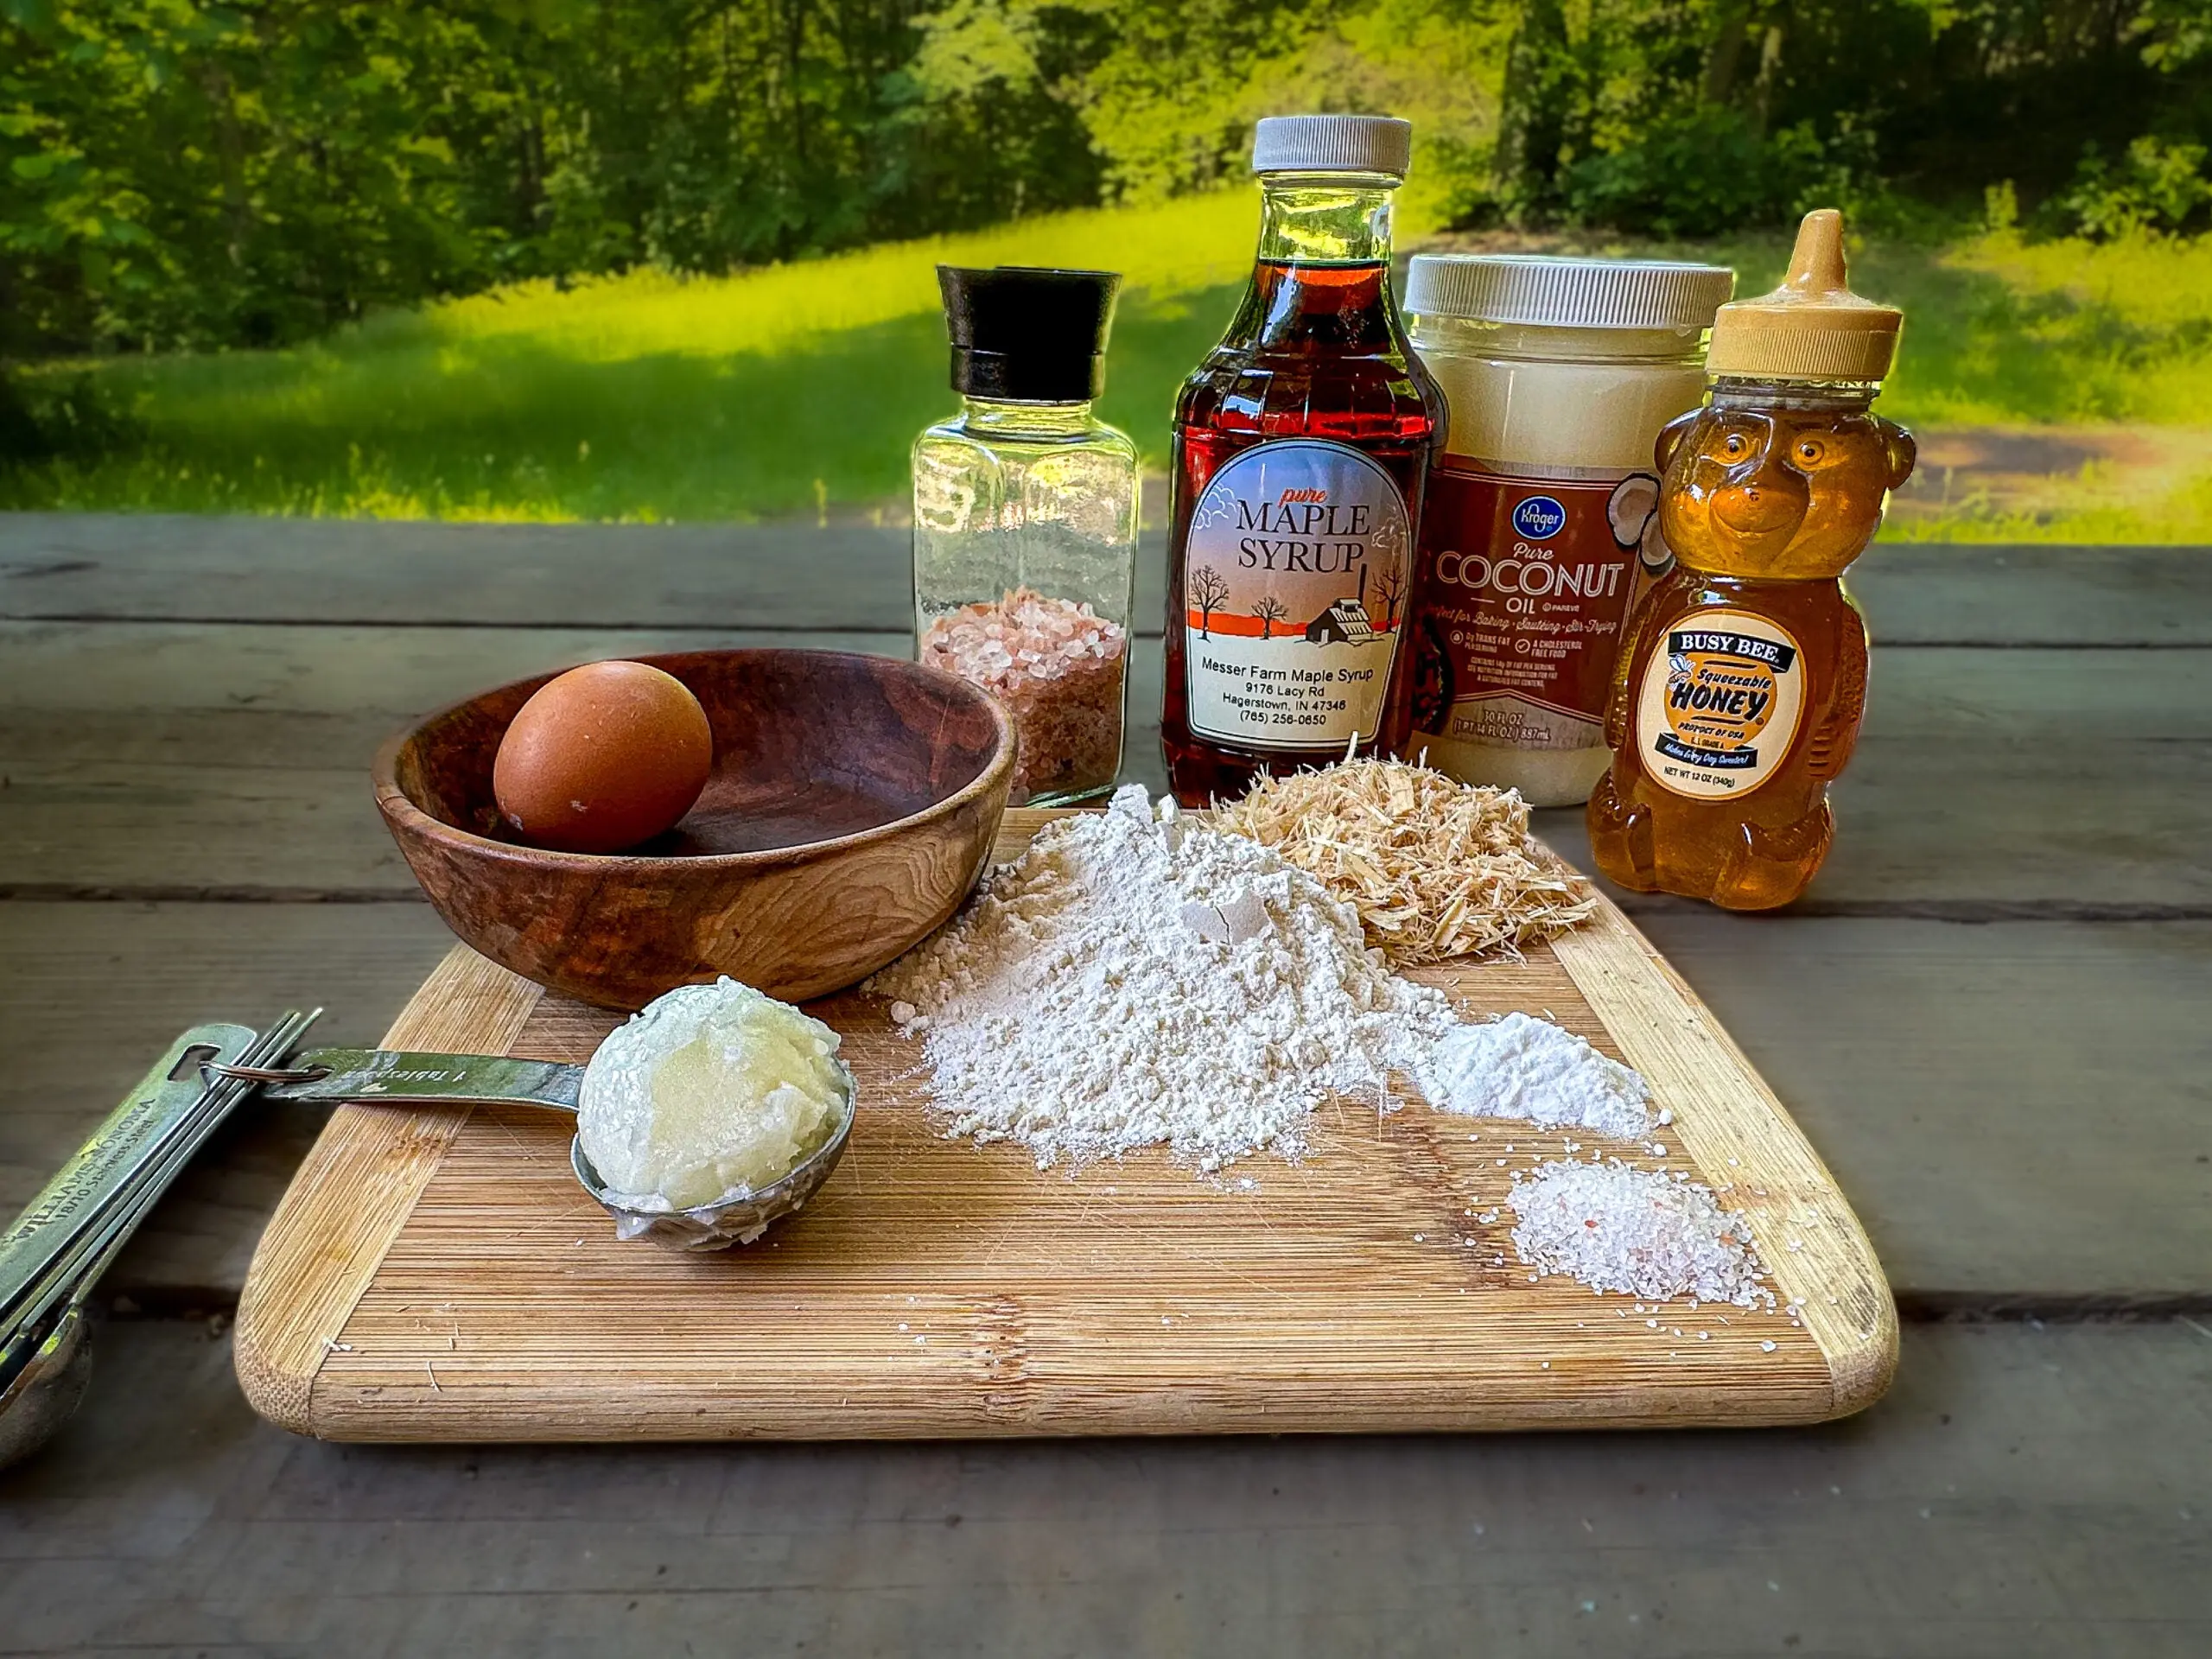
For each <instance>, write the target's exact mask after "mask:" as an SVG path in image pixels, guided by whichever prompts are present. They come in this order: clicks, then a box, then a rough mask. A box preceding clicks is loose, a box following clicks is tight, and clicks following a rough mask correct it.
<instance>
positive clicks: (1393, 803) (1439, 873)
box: [1214, 760, 1598, 963]
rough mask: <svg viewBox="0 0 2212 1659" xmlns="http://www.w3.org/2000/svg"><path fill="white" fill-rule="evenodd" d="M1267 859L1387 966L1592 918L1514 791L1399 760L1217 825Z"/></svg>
mask: <svg viewBox="0 0 2212 1659" xmlns="http://www.w3.org/2000/svg"><path fill="white" fill-rule="evenodd" d="M1214 822H1215V823H1216V824H1217V826H1218V827H1220V828H1222V829H1231V830H1234V831H1236V833H1237V834H1239V835H1243V836H1250V837H1251V838H1252V839H1253V840H1254V841H1256V842H1259V843H1260V844H1261V845H1262V846H1264V847H1271V848H1273V849H1274V851H1275V852H1276V854H1277V855H1280V856H1281V859H1282V860H1283V861H1284V862H1285V863H1287V864H1290V865H1293V866H1294V867H1295V868H1299V869H1301V870H1304V871H1306V873H1307V874H1309V875H1313V876H1315V877H1317V878H1318V879H1319V880H1320V881H1321V882H1322V884H1323V885H1324V886H1325V887H1327V888H1328V889H1329V891H1330V892H1331V893H1334V894H1335V895H1336V896H1337V897H1338V898H1339V899H1343V900H1344V902H1345V903H1347V904H1349V905H1351V906H1352V908H1353V909H1355V910H1357V912H1359V919H1360V921H1361V923H1362V925H1363V926H1364V927H1365V929H1366V931H1367V938H1368V942H1369V943H1370V944H1373V945H1375V946H1376V947H1378V948H1379V949H1381V950H1383V952H1384V953H1385V954H1386V955H1388V956H1389V958H1390V959H1391V960H1392V961H1393V962H1398V963H1422V962H1444V961H1447V960H1449V959H1450V958H1452V957H1471V956H1477V955H1479V954H1481V953H1482V952H1484V951H1485V950H1499V949H1504V950H1513V949H1515V948H1516V947H1518V946H1520V945H1523V944H1532V943H1534V942H1535V941H1537V940H1539V939H1548V938H1553V937H1554V936H1555V935H1557V934H1560V933H1563V932H1565V931H1567V929H1568V928H1570V927H1573V925H1575V924H1576V923H1578V922H1580V921H1582V920H1583V919H1584V918H1586V917H1588V916H1589V915H1590V914H1591V912H1592V911H1594V910H1596V909H1597V907H1598V900H1597V899H1596V897H1595V895H1593V894H1592V893H1591V891H1590V889H1589V887H1588V886H1587V885H1586V883H1584V882H1583V881H1582V880H1581V879H1580V877H1578V876H1577V875H1576V874H1574V872H1573V870H1571V869H1569V868H1567V866H1566V865H1565V864H1563V863H1561V862H1560V860H1559V859H1558V858H1557V857H1555V856H1554V855H1553V854H1552V853H1551V852H1550V851H1548V849H1546V848H1545V847H1544V846H1543V844H1542V843H1541V842H1538V841H1537V840H1536V838H1535V836H1531V835H1530V834H1529V807H1528V803H1526V802H1525V801H1523V800H1522V798H1521V796H1520V793H1519V792H1518V791H1515V790H1510V789H1490V788H1485V787H1479V786H1474V785H1466V784H1461V783H1456V782H1454V781H1453V780H1452V779H1449V778H1447V777H1446V776H1445V775H1444V774H1443V773H1442V772H1433V771H1431V770H1430V769H1429V768H1427V767H1426V766H1408V765H1406V764H1405V763H1404V762H1403V761H1400V760H1351V761H1346V762H1344V764H1342V765H1340V766H1330V767H1327V768H1326V769H1325V770H1323V771H1319V772H1299V773H1296V774H1295V775H1294V776H1292V777H1288V778H1272V779H1266V780H1264V781H1262V783H1260V784H1259V785H1256V786H1255V788H1254V789H1253V791H1252V792H1251V793H1250V794H1249V795H1247V796H1245V797H1244V798H1243V799H1242V800H1240V801H1237V802H1235V803H1234V804H1230V805H1229V806H1225V807H1223V808H1221V809H1220V810H1219V811H1218V812H1217V813H1216V815H1215V817H1214Z"/></svg>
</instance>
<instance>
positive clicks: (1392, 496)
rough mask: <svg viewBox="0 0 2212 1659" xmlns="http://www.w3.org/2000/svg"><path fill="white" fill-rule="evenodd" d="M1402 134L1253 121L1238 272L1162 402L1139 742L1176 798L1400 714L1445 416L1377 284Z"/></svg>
mask: <svg viewBox="0 0 2212 1659" xmlns="http://www.w3.org/2000/svg"><path fill="white" fill-rule="evenodd" d="M1412 131H1413V130H1412V128H1411V126H1410V125H1409V124H1408V123H1406V122H1403V121H1398V120H1393V119H1390V118H1386V117H1381V116H1357V115H1307V116H1275V117H1270V118H1268V119H1265V120H1262V122H1260V123H1259V125H1258V130H1257V131H1256V133H1255V137H1254V142H1253V146H1252V168H1253V171H1254V172H1255V173H1256V174H1258V175H1260V182H1261V191H1262V210H1261V224H1260V245H1259V253H1258V257H1257V259H1256V261H1255V265H1254V269H1253V273H1252V282H1251V285H1250V287H1249V289H1247V290H1246V292H1245V295H1244V299H1243V303H1242V304H1241V305H1240V306H1239V307H1238V308H1237V311H1236V317H1235V319H1234V320H1233V321H1231V322H1230V326H1229V330H1228V333H1227V334H1226V335H1224V338H1223V340H1222V342H1221V344H1220V345H1218V346H1216V347H1215V348H1214V349H1213V351H1212V353H1211V354H1210V355H1209V356H1208V357H1207V358H1206V359H1205V362H1204V363H1202V364H1200V365H1199V366H1198V369H1197V371H1196V372H1194V373H1193V374H1192V376H1191V378H1189V379H1188V380H1187V381H1185V383H1184V385H1183V390H1182V393H1181V395H1180V397H1179V398H1178V399H1177V402H1176V408H1175V457H1174V469H1173V472H1174V477H1173V488H1174V518H1173V530H1172V531H1171V537H1170V541H1169V550H1168V571H1167V618H1166V648H1167V649H1166V655H1167V677H1166V697H1165V702H1164V706H1163V708H1162V710H1161V716H1160V747H1161V749H1162V751H1163V753H1164V754H1165V756H1166V763H1167V776H1168V780H1169V784H1170V785H1171V786H1172V788H1173V791H1174V792H1175V796H1176V798H1177V799H1178V800H1179V801H1181V802H1183V803H1184V804H1186V805H1193V806H1199V805H1204V804H1207V803H1208V802H1210V801H1212V800H1215V799H1223V800H1227V799H1231V798H1235V797H1236V796H1238V795H1240V794H1242V793H1243V791H1245V789H1246V788H1247V787H1249V785H1250V784H1251V783H1252V782H1253V781H1254V779H1256V778H1259V777H1261V776H1262V775H1267V774H1276V775H1280V774H1282V773H1286V772H1293V771H1295V770H1296V769H1298V768H1299V767H1300V766H1317V765H1322V764H1325V763H1326V762H1327V761H1328V760H1331V759H1332V758H1336V757H1340V756H1343V755H1345V754H1346V753H1385V754H1389V753H1398V752H1400V751H1401V750H1402V748H1403V747H1404V744H1405V741H1406V739H1407V736H1408V732H1409V730H1410V728H1411V715H1410V707H1411V703H1410V693H1411V685H1410V667H1411V653H1410V652H1406V651H1403V650H1401V649H1400V640H1401V639H1402V638H1403V636H1404V634H1405V632H1406V629H1407V624H1408V618H1409V616H1410V614H1411V612H1412V607H1413V597H1414V595H1413V586H1414V533H1415V527H1416V526H1417V525H1418V524H1419V523H1420V517H1421V493H1422V490H1423V487H1424V486H1425V484H1426V482H1427V474H1428V465H1429V461H1430V457H1431V454H1432V452H1433V449H1434V448H1435V446H1436V445H1437V443H1438V442H1440V439H1441V436H1442V431H1443V426H1444V400H1443V394H1442V393H1441V392H1440V391H1439V390H1438V388H1437V385H1436V383H1435V382H1434V380H1433V379H1432V378H1430V376H1429V374H1428V372H1427V370H1425V369H1424V368H1423V367H1422V366H1421V363H1420V360H1419V359H1417V358H1416V357H1415V356H1414V352H1413V348H1412V346H1411V345H1410V343H1409V342H1408V340H1407V338H1406V334H1405V328H1404V324H1403V322H1402V320H1401V319H1400V317H1399V315H1398V308H1397V306H1396V303H1395V301H1394V299H1393V297H1392V294H1391V286H1390V203H1391V193H1392V192H1393V191H1394V190H1395V188H1397V187H1398V185H1399V184H1400V183H1401V182H1402V181H1403V180H1404V178H1405V175H1406V170H1407V167H1408V162H1409V160H1410V157H1411V149H1412Z"/></svg>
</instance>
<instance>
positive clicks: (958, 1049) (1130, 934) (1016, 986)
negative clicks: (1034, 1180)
mask: <svg viewBox="0 0 2212 1659" xmlns="http://www.w3.org/2000/svg"><path fill="white" fill-rule="evenodd" d="M865 989H867V990H868V991H871V992H873V993H874V994H875V995H879V996H882V997H886V998H888V999H891V1001H892V1009H891V1014H892V1018H893V1020H894V1021H895V1022H896V1023H897V1024H898V1025H899V1027H901V1028H902V1029H904V1030H905V1031H906V1032H907V1033H910V1034H912V1035H917V1036H919V1037H920V1038H921V1039H923V1042H924V1045H925V1049H926V1052H927V1054H928V1057H929V1061H930V1065H931V1068H932V1070H933V1071H934V1073H935V1077H934V1081H933V1084H932V1085H931V1088H932V1093H933V1095H934V1096H935V1100H936V1103H937V1106H938V1109H940V1110H941V1111H942V1112H944V1113H945V1114H946V1115H947V1116H948V1118H949V1120H950V1127H951V1128H952V1130H953V1132H954V1133H956V1134H959V1135H973V1136H974V1137H975V1138H976V1140H977V1141H1007V1140H1011V1141H1020V1142H1021V1143H1022V1144H1023V1145H1025V1146H1027V1147H1028V1148H1029V1149H1030V1151H1031V1152H1032V1153H1033V1154H1035V1156H1036V1159H1037V1162H1038V1165H1039V1167H1045V1166H1051V1165H1052V1164H1054V1163H1057V1162H1059V1161H1060V1160H1070V1161H1072V1162H1076V1163H1084V1162H1088V1161H1090V1160H1094V1159H1099V1158H1110V1157H1115V1156H1118V1155H1120V1154H1123V1153H1127V1152H1132V1151H1135V1149H1136V1148H1138V1147H1147V1146H1153V1145H1164V1146H1166V1147H1167V1148H1168V1150H1169V1152H1170V1153H1171V1154H1173V1156H1174V1157H1175V1158H1177V1159H1179V1160H1182V1161H1184V1162H1186V1163H1189V1164H1192V1165H1194V1166H1197V1167H1198V1169H1199V1170H1201V1171H1212V1170H1216V1169H1218V1168H1220V1167H1221V1166H1223V1165H1224V1164H1226V1163H1229V1162H1230V1161H1232V1160H1236V1159H1238V1158H1241V1157H1243V1156H1245V1155H1247V1154H1250V1153H1253V1152H1256V1151H1258V1150H1259V1149H1261V1148H1262V1147H1273V1148H1274V1150H1275V1151H1277V1152H1279V1153H1281V1154H1283V1155H1284V1156H1286V1157H1294V1156H1296V1155H1297V1154H1299V1153H1300V1151H1301V1150H1302V1148H1303V1144H1304V1130H1305V1127H1306V1120H1307V1117H1308V1116H1309V1115H1310V1114H1311V1113H1312V1111H1313V1108H1314V1107H1315V1106H1317V1105H1319V1103H1321V1102H1322V1101H1324V1100H1325V1099H1327V1098H1328V1097H1329V1096H1332V1095H1343V1094H1365V1095H1368V1096H1372V1097H1374V1098H1376V1100H1377V1102H1378V1103H1382V1101H1383V1096H1384V1095H1385V1091H1386V1090H1387V1086H1388V1083H1387V1074H1388V1073H1389V1072H1390V1071H1394V1070H1395V1071H1402V1072H1405V1073H1408V1074H1418V1073H1419V1072H1420V1071H1421V1069H1422V1066H1423V1063H1424V1060H1425V1058H1426V1057H1427V1054H1428V1053H1429V1052H1430V1051H1431V1049H1432V1048H1433V1046H1434V1044H1435V1043H1436V1041H1437V1039H1439V1038H1440V1037H1441V1036H1442V1035H1443V1034H1444V1033H1445V1032H1446V1031H1447V1030H1449V1029H1450V1028H1451V1027H1452V1025H1453V1024H1454V1023H1455V1021H1454V1018H1453V1015H1452V1009H1451V1006H1450V1004H1449V1003H1448V1002H1447V1001H1446V1000H1445V998H1444V996H1443V995H1441V994H1440V993H1439V992H1436V991H1433V990H1429V989H1427V988H1423V987H1421V986H1417V985H1414V984H1411V983H1409V982H1407V981H1405V980H1402V979H1400V978H1398V977H1396V976H1395V975H1393V974H1392V973H1391V972H1390V970H1389V968H1388V967H1387V966H1386V965H1385V964H1384V962H1383V957H1382V953H1381V952H1379V951H1376V950H1369V949H1368V948H1367V944H1366V942H1365V940H1364V938H1363V936H1362V933H1361V930H1360V925H1359V918H1358V917H1357V914H1356V913H1355V912H1353V911H1352V909H1351V907H1350V906H1347V905H1344V904H1342V903H1340V902H1339V901H1338V900H1337V899H1332V897H1330V895H1329V893H1328V892H1327V890H1326V889H1325V888H1324V887H1322V885H1321V884H1320V883H1319V881H1317V880H1314V878H1313V877H1312V876H1310V875H1307V874H1305V873H1304V872H1303V871H1300V870H1296V869H1293V868H1291V867H1290V866H1288V865H1287V864H1286V863H1284V862H1283V861H1282V860H1281V859H1280V858H1278V857H1277V856H1276V855H1274V853H1272V852H1270V851H1269V850H1268V849H1266V848H1264V847H1262V846H1261V845H1260V844H1259V843H1258V842H1254V841H1249V840H1247V839H1245V838H1244V837H1243V836H1232V835H1226V834H1223V833H1221V832H1219V831H1217V830H1212V829H1205V828H1204V827H1202V826H1200V825H1198V824H1196V823H1192V821H1191V820H1189V819H1188V818H1185V817H1181V816H1180V815H1179V814H1178V813H1177V812H1176V810H1175V808H1174V805H1173V803H1172V802H1165V801H1163V802H1162V803H1161V804H1160V810H1159V813H1158V815H1157V816H1155V815H1154V810H1153V809H1152V806H1151V805H1150V804H1149V803H1148V802H1147V800H1146V798H1145V793H1144V791H1143V790H1142V789H1141V788H1137V787H1130V788H1125V789H1122V790H1121V791H1117V792H1116V795H1115V796H1114V799H1113V803H1112V805H1111V807H1110V808H1109V810H1107V811H1105V812H1103V813H1086V814H1084V815H1082V816H1080V817H1070V818H1063V819H1061V820H1059V821H1058V822H1056V823H1052V824H1050V825H1048V826H1047V827H1046V829H1044V830H1043V831H1042V832H1040V833H1039V836H1037V838H1036V840H1035V841H1034V842H1032V843H1031V844H1030V847H1029V849H1028V850H1027V851H1026V852H1025V853H1024V854H1023V855H1021V857H1020V858H1019V859H1017V860H1016V861H1014V862H1013V863H1011V864H1008V865H1004V866H1001V868H998V869H996V870H995V871H993V872H992V873H991V874H990V875H989V876H988V877H987V878H986V880H985V881H984V883H983V887H982V890H981V892H980V893H979V895H978V897H977V898H976V901H975V902H974V903H972V904H971V905H969V906H968V908H967V909H966V910H964V911H963V912H962V913H961V914H960V915H959V917H958V918H956V919H955V920H954V921H953V922H952V923H951V924H950V925H949V926H947V927H945V928H944V930H943V931H940V932H939V933H938V935H937V936H936V937H935V938H932V939H931V940H930V941H929V942H928V943H927V944H924V945H923V946H921V947H920V948H919V949H918V950H913V951H912V952H910V953H909V954H908V955H906V956H905V957H901V958H900V959H899V961H897V962H895V963H893V964H892V965H891V966H890V967H888V968H887V969H884V970H883V971H882V972H881V973H880V974H878V975H876V976H874V978H873V979H872V980H870V981H869V982H868V984H867V986H866V987H865Z"/></svg>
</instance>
